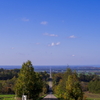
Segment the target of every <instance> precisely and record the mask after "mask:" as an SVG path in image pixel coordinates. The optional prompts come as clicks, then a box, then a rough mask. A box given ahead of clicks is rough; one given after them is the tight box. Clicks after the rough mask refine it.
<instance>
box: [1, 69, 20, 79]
mask: <svg viewBox="0 0 100 100" xmlns="http://www.w3.org/2000/svg"><path fill="white" fill-rule="evenodd" d="M19 71H20V69H12V70H7V69H3V68H0V80H7V79H12V78H13V77H14V76H15V77H18V72H19Z"/></svg>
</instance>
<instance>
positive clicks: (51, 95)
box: [42, 68, 58, 100]
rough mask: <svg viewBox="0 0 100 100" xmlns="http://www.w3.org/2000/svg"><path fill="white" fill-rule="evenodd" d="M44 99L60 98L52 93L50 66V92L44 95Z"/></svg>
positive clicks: (53, 99) (55, 99) (54, 99)
mask: <svg viewBox="0 0 100 100" xmlns="http://www.w3.org/2000/svg"><path fill="white" fill-rule="evenodd" d="M42 100H58V99H57V98H56V97H55V96H54V95H53V94H52V76H51V68H50V81H49V94H48V95H47V96H46V97H44V98H43V99H42Z"/></svg>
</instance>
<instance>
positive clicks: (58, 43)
mask: <svg viewBox="0 0 100 100" xmlns="http://www.w3.org/2000/svg"><path fill="white" fill-rule="evenodd" d="M58 45H60V42H57V43H54V42H52V43H51V44H48V46H58Z"/></svg>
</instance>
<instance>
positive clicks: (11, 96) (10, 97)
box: [0, 95, 15, 100]
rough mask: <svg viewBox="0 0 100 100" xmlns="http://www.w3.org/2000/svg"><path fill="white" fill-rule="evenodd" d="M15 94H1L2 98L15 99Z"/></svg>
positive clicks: (6, 99)
mask: <svg viewBox="0 0 100 100" xmlns="http://www.w3.org/2000/svg"><path fill="white" fill-rule="evenodd" d="M14 97H15V95H0V100H15V99H14Z"/></svg>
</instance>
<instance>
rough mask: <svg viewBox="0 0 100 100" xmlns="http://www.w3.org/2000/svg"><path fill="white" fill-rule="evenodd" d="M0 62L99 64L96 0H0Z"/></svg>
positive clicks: (99, 10)
mask: <svg viewBox="0 0 100 100" xmlns="http://www.w3.org/2000/svg"><path fill="white" fill-rule="evenodd" d="M0 19H1V20H0V65H22V63H23V62H25V61H27V60H30V61H32V64H33V65H67V64H68V65H100V1H99V0H81V1H80V0H0Z"/></svg>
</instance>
